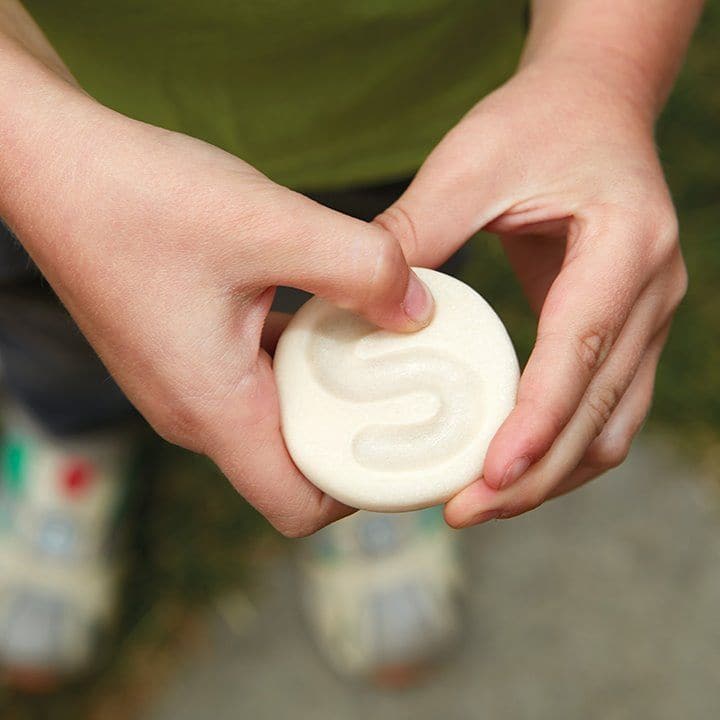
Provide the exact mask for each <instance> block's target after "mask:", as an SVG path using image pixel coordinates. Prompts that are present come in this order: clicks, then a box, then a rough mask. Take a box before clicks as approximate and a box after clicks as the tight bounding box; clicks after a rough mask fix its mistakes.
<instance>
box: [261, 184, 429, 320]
mask: <svg viewBox="0 0 720 720" xmlns="http://www.w3.org/2000/svg"><path fill="white" fill-rule="evenodd" d="M287 202H288V203H289V204H288V205H285V206H284V209H283V212H284V213H285V217H286V218H287V219H288V221H289V227H285V228H283V231H282V232H281V233H280V237H279V238H276V239H274V241H273V246H272V248H271V252H270V253H268V254H269V255H270V256H271V257H268V258H266V259H265V260H264V263H263V264H264V269H266V270H269V274H270V281H271V282H272V283H273V284H275V285H286V286H291V287H296V288H300V289H301V290H306V291H308V292H311V293H314V294H316V295H319V296H320V297H323V298H325V299H327V300H329V301H330V302H332V303H333V304H335V305H338V306H339V307H342V308H346V309H348V310H351V311H353V312H355V313H357V314H358V315H362V316H363V317H365V318H367V319H368V320H369V321H370V322H372V323H373V324H375V325H379V326H380V327H382V328H385V329H387V330H394V331H397V332H410V331H414V330H419V329H420V328H422V327H424V326H425V325H427V324H428V323H429V322H430V320H431V318H432V315H433V312H434V302H433V298H432V295H431V294H430V291H429V290H428V288H427V286H426V285H425V284H424V283H423V282H422V281H421V280H420V279H419V278H418V276H417V275H416V274H415V273H414V272H413V271H412V270H411V269H410V267H409V265H408V263H407V261H406V259H405V256H404V254H403V251H402V248H401V246H400V243H399V242H398V240H397V239H396V238H394V237H393V235H392V234H391V233H389V232H388V231H387V230H385V229H384V228H382V227H380V226H378V225H373V224H371V223H366V222H363V221H361V220H357V219H355V218H352V217H349V216H348V215H345V214H343V213H339V212H336V211H334V210H330V209H329V208H326V207H324V206H322V205H320V204H318V203H316V202H314V201H312V200H310V199H309V198H306V197H304V196H302V195H298V194H296V193H291V197H290V198H289V199H288V200H287ZM266 278H267V274H266Z"/></svg>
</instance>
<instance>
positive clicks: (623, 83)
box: [516, 48, 661, 135]
mask: <svg viewBox="0 0 720 720" xmlns="http://www.w3.org/2000/svg"><path fill="white" fill-rule="evenodd" d="M516 76H522V77H523V79H524V80H525V82H529V83H531V84H534V85H536V86H537V87H538V88H539V89H540V90H541V91H542V88H543V87H548V88H550V87H552V88H553V90H552V92H553V93H560V94H562V95H564V98H565V100H566V101H571V102H572V103H573V104H574V105H575V106H576V107H578V108H582V109H583V111H584V113H585V114H591V113H593V112H596V113H597V117H598V119H599V120H601V121H602V122H603V124H608V123H609V124H612V123H613V122H614V121H616V120H617V121H620V122H622V123H624V124H627V125H628V126H631V127H634V128H635V129H636V130H638V131H639V132H640V133H641V134H650V135H652V133H653V128H654V124H655V121H656V119H657V116H658V114H659V112H660V109H661V107H660V102H659V100H658V98H657V96H656V94H655V93H654V92H653V91H652V89H651V88H650V87H649V86H648V84H647V81H646V80H645V78H644V77H643V75H642V73H641V72H639V71H638V69H637V68H634V67H632V66H631V65H630V64H628V63H627V62H625V61H623V60H622V59H617V60H614V59H604V58H603V56H602V53H600V52H598V53H597V54H595V53H593V52H590V51H589V50H588V49H587V48H586V49H584V51H583V53H582V54H580V53H578V54H573V53H565V52H559V51H558V52H543V53H539V54H533V55H524V56H523V59H522V61H521V63H520V65H519V67H518V70H517V73H516ZM548 94H551V93H548ZM595 108H597V110H595Z"/></svg>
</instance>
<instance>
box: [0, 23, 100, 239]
mask: <svg viewBox="0 0 720 720" xmlns="http://www.w3.org/2000/svg"><path fill="white" fill-rule="evenodd" d="M0 108H2V109H1V110H0V137H1V138H2V146H3V147H2V153H0V215H1V216H2V217H3V218H4V219H5V220H6V221H7V222H8V223H9V224H10V225H11V227H12V226H13V225H16V224H17V223H18V222H20V223H23V222H25V219H26V218H27V221H28V222H30V223H32V222H33V219H32V215H33V214H34V213H33V211H34V209H38V210H41V211H42V212H43V213H47V212H48V210H49V208H48V206H47V205H45V204H44V203H43V201H42V200H41V199H40V198H41V197H42V196H43V195H45V194H47V190H48V188H49V187H52V188H56V189H57V188H59V187H63V185H64V183H63V181H62V180H61V178H64V179H65V183H66V182H67V180H68V177H69V174H70V173H71V172H73V165H74V166H75V167H77V164H78V162H79V161H80V160H81V159H82V157H83V156H85V157H87V153H88V151H90V150H91V148H89V147H88V146H89V145H90V144H91V143H92V141H91V140H90V138H91V137H92V135H93V133H92V131H91V127H92V126H93V125H95V123H96V119H97V117H98V115H99V113H101V112H102V111H105V112H108V111H107V110H106V109H105V108H103V107H102V106H101V105H100V104H99V103H97V102H96V101H95V100H93V99H92V98H91V97H89V96H88V95H87V94H86V93H84V92H83V91H82V90H81V89H79V88H78V87H77V86H76V85H74V84H72V83H70V82H68V81H67V80H66V79H64V78H63V77H60V76H58V75H57V74H56V73H55V72H53V71H52V70H50V69H49V68H48V67H47V66H46V65H45V64H44V63H43V62H42V61H40V60H38V59H37V58H35V57H33V56H31V55H29V54H28V53H26V52H25V51H24V50H23V49H22V48H21V47H19V46H18V45H16V44H15V43H14V42H13V41H10V40H8V39H7V38H6V37H3V38H1V39H0ZM83 148H84V150H83ZM58 181H60V182H59V184H58ZM58 194H63V193H58ZM33 198H35V199H33Z"/></svg>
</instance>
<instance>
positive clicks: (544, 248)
mask: <svg viewBox="0 0 720 720" xmlns="http://www.w3.org/2000/svg"><path fill="white" fill-rule="evenodd" d="M501 239H502V244H503V248H504V250H505V254H506V255H507V258H508V260H509V261H510V265H511V266H512V269H513V272H514V273H515V275H516V276H517V279H518V280H519V281H520V285H521V287H522V289H523V292H524V293H525V296H526V297H527V299H528V302H529V303H530V307H531V308H532V311H533V312H534V313H535V315H536V316H539V315H540V312H541V310H542V306H543V304H544V302H545V298H546V297H547V294H548V292H549V291H550V287H551V286H552V284H553V281H554V280H555V278H556V277H557V276H558V273H559V272H560V270H561V268H562V264H563V260H564V258H565V241H564V238H563V237H554V236H553V237H547V236H544V235H520V236H509V235H505V236H503V237H502V238H501Z"/></svg>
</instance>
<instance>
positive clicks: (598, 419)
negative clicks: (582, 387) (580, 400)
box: [586, 385, 620, 435]
mask: <svg viewBox="0 0 720 720" xmlns="http://www.w3.org/2000/svg"><path fill="white" fill-rule="evenodd" d="M618 402H620V392H619V391H618V389H617V388H616V387H614V386H612V385H608V386H604V387H600V388H597V389H595V390H592V391H591V392H589V393H588V396H587V400H586V406H587V412H588V415H589V417H590V421H591V422H592V424H593V429H594V431H595V435H599V434H600V433H601V432H602V430H603V428H604V427H605V425H606V424H607V421H608V420H609V419H610V416H611V415H612V413H613V410H615V408H616V407H617V404H618Z"/></svg>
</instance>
